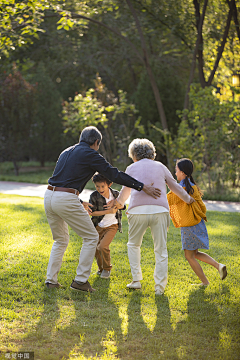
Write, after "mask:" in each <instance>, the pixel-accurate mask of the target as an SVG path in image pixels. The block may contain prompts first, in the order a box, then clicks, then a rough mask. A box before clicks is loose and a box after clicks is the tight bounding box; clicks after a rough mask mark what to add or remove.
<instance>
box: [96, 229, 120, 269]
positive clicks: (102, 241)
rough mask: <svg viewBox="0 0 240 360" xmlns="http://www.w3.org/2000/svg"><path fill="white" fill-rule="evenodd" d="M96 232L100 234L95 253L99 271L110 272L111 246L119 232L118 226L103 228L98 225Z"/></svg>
mask: <svg viewBox="0 0 240 360" xmlns="http://www.w3.org/2000/svg"><path fill="white" fill-rule="evenodd" d="M96 230H97V232H98V233H99V241H98V244H97V249H96V253H95V257H96V259H97V264H98V269H99V270H100V271H102V270H103V269H104V270H108V271H110V270H111V268H112V265H111V258H110V249H109V245H110V244H111V242H112V241H113V238H114V236H115V235H116V233H117V231H118V224H113V225H111V226H108V227H106V228H101V227H100V226H98V225H97V226H96Z"/></svg>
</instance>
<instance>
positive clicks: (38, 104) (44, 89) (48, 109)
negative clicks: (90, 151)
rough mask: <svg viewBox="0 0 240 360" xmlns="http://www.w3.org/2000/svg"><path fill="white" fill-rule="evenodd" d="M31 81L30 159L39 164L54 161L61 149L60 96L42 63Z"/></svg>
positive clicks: (42, 164)
mask: <svg viewBox="0 0 240 360" xmlns="http://www.w3.org/2000/svg"><path fill="white" fill-rule="evenodd" d="M32 81H34V82H35V83H36V94H35V114H34V119H33V123H32V127H31V136H30V146H31V158H34V159H36V160H38V161H40V162H41V166H44V163H45V161H51V160H53V161H54V160H55V159H56V158H57V157H58V155H59V153H60V152H61V150H62V148H63V144H62V143H63V141H62V137H63V136H62V132H63V126H62V117H61V96H60V93H59V92H58V90H57V87H56V83H54V82H53V81H52V79H51V78H50V76H49V74H48V72H47V70H46V68H45V66H44V63H43V62H39V63H38V66H37V67H36V69H35V73H34V76H33V77H32Z"/></svg>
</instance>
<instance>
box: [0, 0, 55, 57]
mask: <svg viewBox="0 0 240 360" xmlns="http://www.w3.org/2000/svg"><path fill="white" fill-rule="evenodd" d="M51 5H52V4H51V2H49V1H45V0H31V1H15V0H1V7H0V18H1V22H0V35H1V36H0V50H1V51H2V52H3V54H4V55H8V54H9V51H13V50H15V47H16V46H19V47H21V46H23V45H24V44H26V43H28V42H30V43H32V42H33V38H34V37H35V38H38V32H41V31H43V30H42V29H41V27H40V24H41V23H42V21H43V15H44V10H46V9H50V8H51V7H52V6H51Z"/></svg>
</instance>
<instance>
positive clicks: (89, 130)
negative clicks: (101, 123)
mask: <svg viewBox="0 0 240 360" xmlns="http://www.w3.org/2000/svg"><path fill="white" fill-rule="evenodd" d="M96 140H98V144H100V142H101V141H102V134H101V133H100V131H99V130H98V129H97V128H96V127H95V126H87V127H85V128H84V129H83V131H82V132H81V135H80V139H79V142H80V141H84V142H85V143H87V144H88V145H90V146H91V145H93V144H94V143H95V141H96Z"/></svg>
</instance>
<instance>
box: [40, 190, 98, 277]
mask: <svg viewBox="0 0 240 360" xmlns="http://www.w3.org/2000/svg"><path fill="white" fill-rule="evenodd" d="M44 208H45V212H46V215H47V220H48V223H49V225H50V228H51V231H52V236H53V240H54V243H53V246H52V250H51V254H50V259H49V263H48V268H47V279H46V282H50V283H53V284H56V283H57V275H58V273H59V271H60V268H61V265H62V259H63V255H64V252H65V250H66V248H67V246H68V242H69V234H68V225H69V226H70V227H71V228H72V229H73V231H75V232H76V233H77V235H79V236H80V237H81V238H82V239H83V244H82V249H81V252H80V257H79V264H78V267H77V276H76V277H75V280H76V281H81V282H86V281H87V280H88V278H89V276H90V272H91V267H92V262H93V259H94V255H95V251H96V247H97V243H98V239H99V235H98V232H97V231H96V229H95V227H94V225H93V223H92V220H91V219H90V217H89V215H88V213H87V211H86V210H85V209H84V207H83V205H82V204H81V202H80V200H79V198H78V196H77V195H75V194H71V193H68V192H62V191H51V190H46V192H45V195H44ZM67 224H68V225H67Z"/></svg>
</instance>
